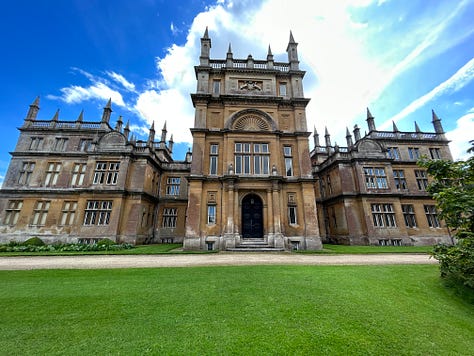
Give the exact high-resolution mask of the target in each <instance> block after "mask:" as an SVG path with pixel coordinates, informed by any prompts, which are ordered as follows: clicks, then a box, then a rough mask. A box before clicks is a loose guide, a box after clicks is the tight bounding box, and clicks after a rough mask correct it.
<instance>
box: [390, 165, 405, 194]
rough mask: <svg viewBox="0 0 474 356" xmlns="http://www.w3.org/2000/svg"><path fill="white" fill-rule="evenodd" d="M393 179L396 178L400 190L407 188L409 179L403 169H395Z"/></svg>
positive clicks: (396, 185)
mask: <svg viewBox="0 0 474 356" xmlns="http://www.w3.org/2000/svg"><path fill="white" fill-rule="evenodd" d="M393 179H394V180H395V188H397V189H398V190H402V189H407V181H406V178H405V172H404V171H403V170H401V169H400V170H396V169H394V170H393Z"/></svg>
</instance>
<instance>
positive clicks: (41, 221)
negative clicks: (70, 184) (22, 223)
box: [31, 200, 51, 226]
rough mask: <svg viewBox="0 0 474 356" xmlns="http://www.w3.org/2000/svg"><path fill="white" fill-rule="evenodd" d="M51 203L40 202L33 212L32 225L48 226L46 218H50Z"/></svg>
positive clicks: (46, 201)
mask: <svg viewBox="0 0 474 356" xmlns="http://www.w3.org/2000/svg"><path fill="white" fill-rule="evenodd" d="M50 205H51V202H50V201H49V200H38V201H37V202H36V204H35V208H34V210H33V219H32V220H31V225H36V226H44V225H45V224H46V217H47V216H48V211H49V207H50Z"/></svg>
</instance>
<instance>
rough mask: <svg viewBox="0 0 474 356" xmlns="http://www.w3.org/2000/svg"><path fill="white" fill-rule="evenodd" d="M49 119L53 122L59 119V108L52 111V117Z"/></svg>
mask: <svg viewBox="0 0 474 356" xmlns="http://www.w3.org/2000/svg"><path fill="white" fill-rule="evenodd" d="M51 121H54V122H58V121H59V109H58V110H56V112H55V113H54V116H53V118H52V119H51Z"/></svg>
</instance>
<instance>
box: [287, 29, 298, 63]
mask: <svg viewBox="0 0 474 356" xmlns="http://www.w3.org/2000/svg"><path fill="white" fill-rule="evenodd" d="M286 52H287V53H288V62H289V63H290V70H299V63H300V62H299V60H298V43H296V42H295V39H294V38H293V33H292V32H291V31H290V40H289V42H288V46H287V47H286Z"/></svg>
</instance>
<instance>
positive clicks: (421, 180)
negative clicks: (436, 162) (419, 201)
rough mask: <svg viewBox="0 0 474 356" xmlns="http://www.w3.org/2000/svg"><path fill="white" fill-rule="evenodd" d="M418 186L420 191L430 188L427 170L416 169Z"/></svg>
mask: <svg viewBox="0 0 474 356" xmlns="http://www.w3.org/2000/svg"><path fill="white" fill-rule="evenodd" d="M415 177H416V184H417V185H418V189H419V190H426V188H427V187H428V176H427V175H426V171H425V170H421V169H415Z"/></svg>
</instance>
